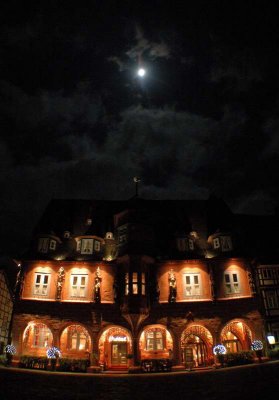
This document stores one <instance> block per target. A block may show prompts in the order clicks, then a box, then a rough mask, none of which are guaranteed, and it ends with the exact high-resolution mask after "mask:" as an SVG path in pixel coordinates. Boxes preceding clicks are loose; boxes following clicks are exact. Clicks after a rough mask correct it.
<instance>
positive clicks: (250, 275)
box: [247, 271, 256, 295]
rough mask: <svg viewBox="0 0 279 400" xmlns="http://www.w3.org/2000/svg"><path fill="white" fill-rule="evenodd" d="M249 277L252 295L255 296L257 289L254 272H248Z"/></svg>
mask: <svg viewBox="0 0 279 400" xmlns="http://www.w3.org/2000/svg"><path fill="white" fill-rule="evenodd" d="M247 275H248V282H249V286H250V290H251V293H252V294H253V295H254V294H255V293H256V287H255V282H254V278H253V275H252V272H251V271H247Z"/></svg>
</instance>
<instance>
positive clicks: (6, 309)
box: [0, 256, 18, 354]
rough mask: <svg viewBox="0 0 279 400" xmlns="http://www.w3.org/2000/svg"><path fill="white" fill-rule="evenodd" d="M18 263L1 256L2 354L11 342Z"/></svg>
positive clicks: (0, 311)
mask: <svg viewBox="0 0 279 400" xmlns="http://www.w3.org/2000/svg"><path fill="white" fill-rule="evenodd" d="M17 271H18V268H17V263H16V261H14V260H12V259H10V258H8V257H4V256H0V354H3V352H4V349H5V346H6V345H7V344H8V342H9V340H11V320H12V313H13V288H14V286H15V282H16V275H17Z"/></svg>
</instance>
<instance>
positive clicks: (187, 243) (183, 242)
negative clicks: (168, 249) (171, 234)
mask: <svg viewBox="0 0 279 400" xmlns="http://www.w3.org/2000/svg"><path fill="white" fill-rule="evenodd" d="M176 243H177V249H178V250H179V251H193V250H195V242H194V240H193V239H189V238H177V240H176Z"/></svg>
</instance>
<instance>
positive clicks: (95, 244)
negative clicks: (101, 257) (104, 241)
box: [94, 240, 101, 251]
mask: <svg viewBox="0 0 279 400" xmlns="http://www.w3.org/2000/svg"><path fill="white" fill-rule="evenodd" d="M94 250H95V251H100V250H101V243H100V242H99V240H94Z"/></svg>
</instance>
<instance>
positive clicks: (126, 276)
mask: <svg viewBox="0 0 279 400" xmlns="http://www.w3.org/2000/svg"><path fill="white" fill-rule="evenodd" d="M128 294H129V274H128V273H126V274H125V295H126V296H127V295H128Z"/></svg>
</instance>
